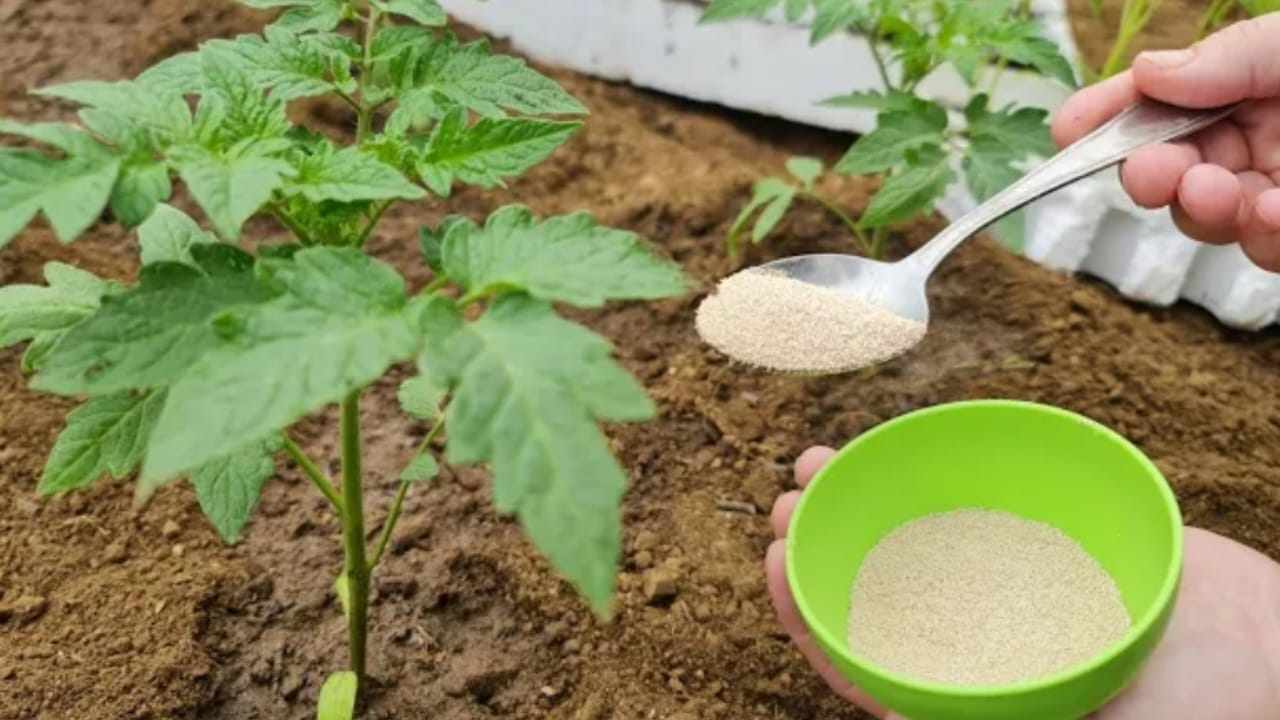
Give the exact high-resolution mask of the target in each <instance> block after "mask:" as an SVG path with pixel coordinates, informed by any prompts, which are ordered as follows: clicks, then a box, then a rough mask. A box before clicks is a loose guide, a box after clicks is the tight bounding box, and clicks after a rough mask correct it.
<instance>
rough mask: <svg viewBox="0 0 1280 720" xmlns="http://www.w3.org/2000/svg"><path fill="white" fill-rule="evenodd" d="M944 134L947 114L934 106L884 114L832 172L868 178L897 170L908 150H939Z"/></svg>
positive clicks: (919, 105) (927, 104)
mask: <svg viewBox="0 0 1280 720" xmlns="http://www.w3.org/2000/svg"><path fill="white" fill-rule="evenodd" d="M946 130H947V111H946V110H945V109H944V108H943V107H942V106H941V105H938V104H936V103H932V102H926V101H923V100H920V101H917V102H916V103H914V104H913V106H912V109H911V110H907V111H903V110H890V111H887V112H883V113H881V114H880V116H879V118H878V120H877V121H876V129H875V130H872V131H871V132H869V133H867V134H866V135H863V136H862V137H861V138H858V141H857V142H856V143H854V144H853V147H851V148H849V152H847V153H846V154H845V156H844V157H843V158H841V159H840V162H838V163H836V166H835V170H836V172H840V173H844V174H846V175H870V174H872V173H878V172H883V171H885V170H888V169H890V168H893V167H897V166H899V165H901V164H902V163H903V162H904V159H905V157H906V153H907V152H909V151H911V150H916V149H919V148H921V147H927V146H940V145H941V144H942V143H943V142H945V140H946V136H945V133H946Z"/></svg>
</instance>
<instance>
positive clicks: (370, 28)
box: [356, 3, 382, 145]
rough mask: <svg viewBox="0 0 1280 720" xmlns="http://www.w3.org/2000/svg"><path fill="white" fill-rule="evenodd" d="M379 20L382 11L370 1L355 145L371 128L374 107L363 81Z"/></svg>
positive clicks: (367, 69) (370, 60)
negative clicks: (371, 104)
mask: <svg viewBox="0 0 1280 720" xmlns="http://www.w3.org/2000/svg"><path fill="white" fill-rule="evenodd" d="M381 22H382V11H381V10H379V9H378V7H377V6H376V5H374V4H372V3H370V4H369V18H368V20H366V22H365V26H364V59H363V60H362V61H361V63H360V103H359V105H358V106H357V111H356V115H357V117H358V118H359V121H358V123H357V125H356V144H357V145H359V144H362V143H364V141H365V139H367V138H368V137H369V132H370V131H371V130H372V129H373V112H374V108H373V107H371V106H370V105H369V101H368V99H367V98H366V97H365V92H364V83H365V80H367V79H368V77H369V72H370V70H371V69H372V68H373V38H374V36H375V35H377V33H378V25H379V24H381Z"/></svg>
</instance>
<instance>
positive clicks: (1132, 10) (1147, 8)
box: [1100, 0, 1163, 80]
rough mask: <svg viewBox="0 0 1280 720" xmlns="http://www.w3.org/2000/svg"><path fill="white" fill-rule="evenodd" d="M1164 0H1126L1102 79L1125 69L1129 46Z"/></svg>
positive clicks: (1103, 67) (1103, 68) (1103, 69)
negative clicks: (1118, 29) (1117, 32)
mask: <svg viewBox="0 0 1280 720" xmlns="http://www.w3.org/2000/svg"><path fill="white" fill-rule="evenodd" d="M1162 1H1163V0H1125V3H1124V9H1123V10H1122V11H1121V14H1120V31H1119V34H1118V35H1117V36H1116V41H1115V44H1114V45H1112V46H1111V54H1110V55H1108V56H1107V62H1106V63H1105V64H1104V65H1103V66H1102V72H1101V73H1100V75H1101V77H1102V79H1104V80H1105V79H1106V78H1109V77H1111V76H1112V75H1115V74H1116V73H1118V72H1120V71H1121V70H1123V69H1124V67H1125V65H1126V64H1128V62H1129V46H1130V45H1132V44H1133V40H1134V38H1136V37H1137V36H1138V33H1140V32H1142V31H1143V29H1145V28H1146V27H1147V24H1148V23H1150V22H1151V18H1152V17H1153V16H1154V15H1155V12H1156V9H1157V8H1159V6H1160V3H1161V2H1162Z"/></svg>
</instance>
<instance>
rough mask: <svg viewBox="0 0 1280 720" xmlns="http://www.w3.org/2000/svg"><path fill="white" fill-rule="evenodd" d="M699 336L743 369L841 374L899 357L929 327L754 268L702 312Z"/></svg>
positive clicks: (733, 279)
mask: <svg viewBox="0 0 1280 720" xmlns="http://www.w3.org/2000/svg"><path fill="white" fill-rule="evenodd" d="M697 328H698V334H699V335H701V336H702V338H703V339H704V340H706V341H707V343H709V344H710V345H712V346H713V347H715V348H716V349H717V350H719V351H721V352H723V353H724V354H726V355H728V356H730V357H732V358H734V359H735V360H739V361H741V362H745V363H749V364H751V365H756V366H758V367H762V368H766V369H768V370H774V371H778V372H796V373H838V372H845V371H849V370H857V369H859V368H864V367H867V366H870V365H875V364H877V363H881V362H884V361H886V360H889V359H891V358H893V357H896V356H898V355H901V354H902V353H904V352H906V351H907V350H910V349H911V348H912V347H913V346H915V345H916V344H917V343H919V342H920V341H921V340H922V339H923V338H924V335H925V329H926V327H925V324H924V323H921V322H916V321H915V320H909V319H907V318H904V317H900V316H898V315H895V314H894V313H892V312H890V311H888V310H885V309H883V308H880V307H878V306H876V305H873V304H871V303H868V302H865V301H863V300H859V299H858V298H856V297H853V296H852V295H848V294H846V293H842V292H839V291H836V290H830V289H828V288H824V287H819V286H817V285H812V284H810V283H806V282H802V281H800V280H795V279H792V278H790V277H787V276H786V275H783V274H781V273H777V272H770V271H768V270H760V269H749V270H744V271H742V272H740V273H737V274H735V275H731V276H729V277H728V278H725V280H723V281H722V282H721V283H720V285H719V287H717V288H716V291H715V293H713V294H712V295H710V296H709V297H707V299H706V300H704V301H703V302H702V305H701V306H700V307H699V308H698V317H697Z"/></svg>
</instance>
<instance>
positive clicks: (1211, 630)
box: [765, 448, 1280, 720]
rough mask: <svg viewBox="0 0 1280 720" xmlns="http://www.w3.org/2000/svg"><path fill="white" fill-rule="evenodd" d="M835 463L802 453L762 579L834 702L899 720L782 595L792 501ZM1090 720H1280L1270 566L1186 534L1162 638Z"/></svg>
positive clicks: (1278, 626) (825, 454)
mask: <svg viewBox="0 0 1280 720" xmlns="http://www.w3.org/2000/svg"><path fill="white" fill-rule="evenodd" d="M834 454H835V451H834V450H831V449H830V448H810V449H809V450H807V451H805V453H804V454H803V455H801V456H800V459H799V460H797V461H796V468H795V476H796V483H797V484H798V485H799V486H800V488H801V490H799V491H792V492H788V493H786V494H784V495H782V496H781V497H779V498H778V500H777V502H775V503H774V505H773V515H772V522H773V532H774V537H775V538H777V539H776V540H775V541H774V543H773V544H772V545H770V546H769V552H768V555H767V557H766V559H765V574H766V576H767V578H768V584H769V594H770V595H771V596H772V599H773V606H774V609H775V610H777V612H778V619H779V620H781V622H782V626H783V628H785V629H786V631H787V634H789V635H790V636H791V640H792V641H793V642H794V643H795V644H796V647H797V648H798V649H799V650H800V652H801V653H802V654H803V655H804V657H805V659H806V660H808V661H809V664H810V665H811V666H813V669H814V670H816V671H817V672H818V674H819V675H820V676H821V677H822V679H823V680H825V681H826V682H827V685H829V686H830V687H831V689H832V690H834V691H835V692H836V693H837V694H839V695H840V696H842V697H844V698H845V699H847V700H849V701H850V702H852V703H853V704H855V705H857V706H859V707H861V708H863V709H864V710H867V711H868V712H870V713H872V714H873V715H875V716H876V717H878V718H883V719H884V720H905V719H904V718H903V717H902V716H901V715H898V714H896V713H893V712H891V711H889V709H887V708H884V707H881V706H880V705H878V704H877V703H876V702H875V701H874V700H872V699H871V698H870V697H869V696H868V695H867V694H866V693H863V692H862V691H860V690H859V689H858V688H856V687H854V686H853V685H851V684H849V682H848V681H847V680H845V679H844V678H843V677H841V675H840V673H839V672H838V671H837V670H836V669H835V667H834V666H833V665H832V664H831V663H830V661H828V660H827V658H826V656H825V655H823V654H822V650H820V649H819V648H818V646H817V644H816V643H815V642H814V640H813V638H812V637H810V635H809V631H808V629H807V628H806V627H805V624H804V621H803V620H802V619H801V617H800V612H799V610H798V609H797V608H796V604H795V600H794V598H792V596H791V589H790V587H788V585H787V574H786V565H785V563H786V553H785V544H786V541H785V539H784V538H785V537H786V533H787V527H788V526H789V525H790V524H791V515H792V513H793V512H794V511H795V508H796V503H797V502H799V500H800V495H801V492H803V488H805V487H806V486H807V485H808V484H809V481H810V480H812V479H813V476H814V474H816V473H817V472H818V470H819V469H820V468H821V467H822V466H823V465H825V464H826V463H827V461H828V460H830V459H831V456H832V455H834ZM1092 717H1093V718H1094V719H1095V720H1151V718H1160V719H1161V720H1207V719H1209V718H1212V720H1274V718H1278V717H1280V565H1277V564H1276V563H1275V562H1274V561H1272V560H1271V559H1269V558H1267V557H1266V556H1264V555H1262V554H1261V553H1258V552H1256V551H1254V550H1251V549H1249V548H1247V547H1245V546H1243V545H1241V544H1239V543H1236V542H1234V541H1232V540H1228V539H1226V538H1224V537H1222V536H1220V535H1215V534H1213V533H1211V532H1208V531H1205V530H1199V529H1197V528H1187V530H1186V535H1185V544H1184V562H1183V571H1182V587H1181V589H1180V591H1179V594H1178V601H1177V606H1176V607H1175V608H1174V613H1173V618H1172V620H1171V621H1170V623H1169V629H1168V630H1167V631H1166V632H1165V635H1164V638H1163V639H1162V640H1161V642H1160V645H1159V646H1157V647H1156V650H1155V652H1154V653H1153V654H1152V656H1151V658H1150V659H1149V660H1148V661H1147V664H1146V665H1144V666H1143V668H1142V671H1141V672H1140V673H1139V675H1138V677H1137V679H1136V680H1135V681H1134V682H1133V684H1132V685H1130V686H1129V688H1128V689H1126V690H1125V692H1124V693H1122V694H1121V695H1120V696H1119V697H1118V698H1116V699H1115V700H1114V701H1112V702H1111V703H1110V704H1108V705H1107V706H1106V707H1104V708H1103V709H1102V710H1099V711H1098V712H1097V713H1096V714H1095V715H1093V716H1092Z"/></svg>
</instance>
